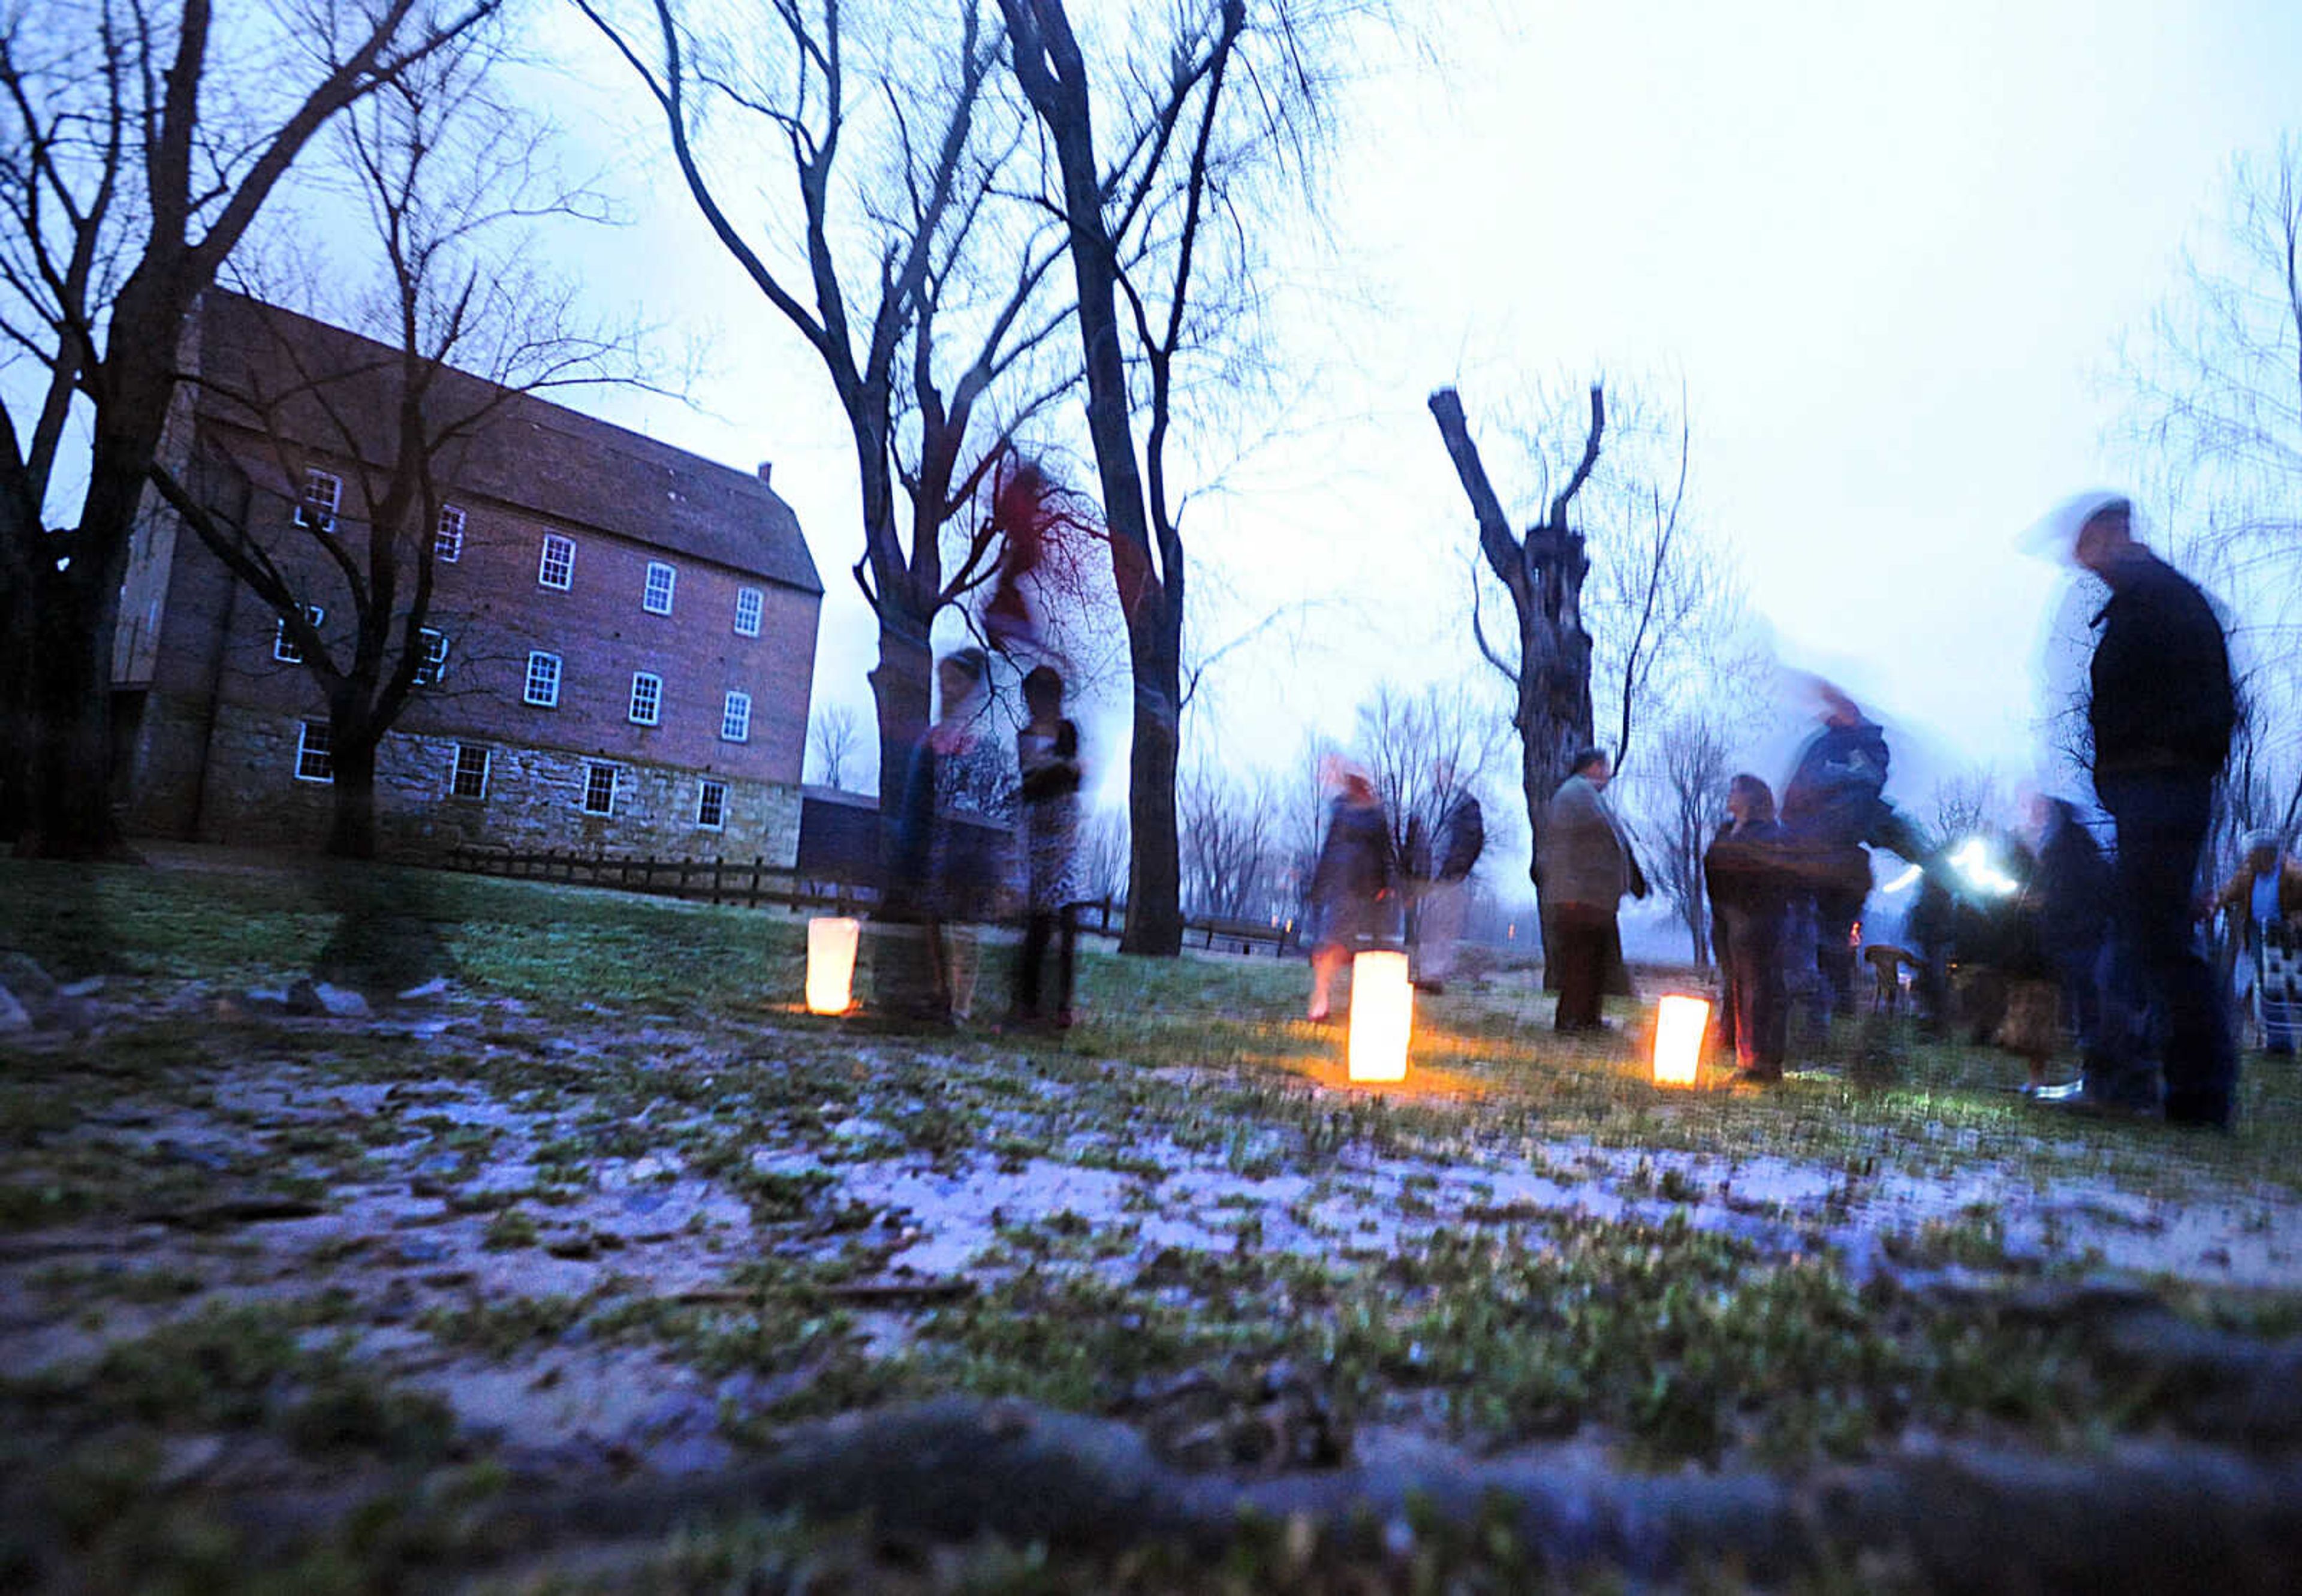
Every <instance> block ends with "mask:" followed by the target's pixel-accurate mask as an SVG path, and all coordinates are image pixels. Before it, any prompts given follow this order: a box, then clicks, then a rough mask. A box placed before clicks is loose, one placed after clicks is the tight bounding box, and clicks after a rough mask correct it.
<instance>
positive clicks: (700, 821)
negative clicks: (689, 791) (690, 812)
mask: <svg viewBox="0 0 2302 1596" xmlns="http://www.w3.org/2000/svg"><path fill="white" fill-rule="evenodd" d="M695 823H696V824H697V825H698V826H701V827H703V829H704V830H706V831H718V830H719V829H721V828H722V827H725V826H726V825H727V783H726V782H724V781H707V782H705V783H704V784H703V790H702V793H700V794H697V796H696V800H695Z"/></svg>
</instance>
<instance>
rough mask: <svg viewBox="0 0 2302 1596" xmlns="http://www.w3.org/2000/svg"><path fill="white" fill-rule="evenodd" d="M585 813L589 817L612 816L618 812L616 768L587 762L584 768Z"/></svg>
mask: <svg viewBox="0 0 2302 1596" xmlns="http://www.w3.org/2000/svg"><path fill="white" fill-rule="evenodd" d="M615 812H616V768H615V767H614V766H613V765H602V764H598V763H596V762H592V761H589V760H587V761H586V762H585V763H584V813H585V814H587V815H612V814H614V813H615Z"/></svg>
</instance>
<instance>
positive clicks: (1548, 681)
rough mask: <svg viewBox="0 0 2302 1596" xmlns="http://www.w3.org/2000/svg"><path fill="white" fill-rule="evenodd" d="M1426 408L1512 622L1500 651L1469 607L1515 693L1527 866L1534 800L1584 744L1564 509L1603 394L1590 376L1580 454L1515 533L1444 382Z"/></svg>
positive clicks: (1578, 637) (1586, 698) (1596, 434)
mask: <svg viewBox="0 0 2302 1596" xmlns="http://www.w3.org/2000/svg"><path fill="white" fill-rule="evenodd" d="M1431 414H1432V418H1433V419H1434V420H1436V421H1437V423H1438V424H1439V433H1440V436H1441V438H1442V439H1443V440H1444V441H1445V442H1446V445H1447V453H1448V456H1449V458H1450V459H1452V460H1453V462H1454V465H1455V475H1456V476H1457V477H1458V479H1459V480H1460V481H1461V483H1462V484H1463V491H1464V493H1465V494H1466V496H1467V497H1468V498H1469V499H1470V501H1471V513H1472V515H1473V517H1474V518H1475V519H1476V521H1477V524H1478V532H1479V550H1480V553H1481V554H1482V555H1483V557H1484V558H1485V559H1486V562H1487V566H1488V568H1489V569H1490V570H1491V571H1492V572H1493V573H1494V575H1495V578H1496V580H1498V581H1500V583H1501V584H1503V588H1504V590H1505V591H1506V592H1508V593H1509V595H1510V601H1511V610H1512V615H1513V618H1514V620H1515V621H1516V637H1515V639H1514V640H1513V642H1514V646H1513V648H1512V649H1511V650H1510V651H1509V652H1508V653H1505V652H1503V651H1500V650H1498V649H1497V648H1496V647H1495V645H1494V644H1493V643H1491V642H1490V641H1489V640H1488V638H1487V634H1486V631H1485V626H1484V623H1483V619H1482V618H1481V617H1480V616H1479V613H1478V611H1477V610H1476V609H1474V610H1473V612H1472V622H1471V625H1472V631H1473V634H1474V636H1475V638H1476V640H1477V642H1478V645H1479V651H1480V653H1481V654H1483V656H1484V657H1485V658H1486V660H1487V662H1488V663H1489V664H1490V665H1491V666H1493V667H1494V668H1495V669H1496V670H1497V671H1499V672H1500V673H1501V675H1502V676H1503V679H1504V680H1505V681H1507V682H1508V683H1509V684H1510V686H1511V691H1512V693H1513V697H1514V700H1515V702H1514V708H1513V713H1512V717H1511V724H1512V726H1513V727H1514V728H1515V729H1516V731H1517V733H1518V738H1519V786H1520V791H1521V793H1522V794H1523V795H1524V797H1525V802H1526V818H1527V826H1528V828H1529V830H1530V832H1531V833H1532V835H1533V843H1534V847H1533V857H1532V861H1531V862H1530V865H1529V869H1530V873H1531V874H1532V873H1535V872H1536V871H1537V869H1539V863H1540V861H1541V859H1542V829H1543V827H1542V819H1543V809H1544V806H1545V805H1546V804H1548V803H1549V802H1550V794H1552V793H1553V792H1554V791H1556V790H1557V789H1558V784H1559V783H1560V782H1562V781H1564V780H1565V779H1566V778H1567V762H1568V761H1569V760H1572V759H1573V758H1574V756H1575V751H1576V750H1577V749H1580V748H1584V747H1587V746H1589V744H1590V743H1591V739H1592V718H1593V717H1592V702H1591V634H1590V633H1589V632H1588V631H1587V630H1585V629H1584V623H1583V583H1584V578H1585V577H1586V576H1588V575H1590V570H1591V562H1590V559H1589V558H1588V556H1587V555H1586V554H1585V552H1584V537H1583V533H1581V532H1580V531H1577V530H1575V528H1574V527H1573V526H1571V525H1569V523H1568V518H1567V517H1568V514H1569V510H1570V508H1571V507H1572V506H1573V504H1574V502H1575V495H1576V494H1577V493H1579V492H1580V491H1582V490H1583V487H1584V483H1587V482H1589V481H1590V480H1591V473H1592V468H1593V467H1594V466H1597V464H1598V463H1599V453H1600V443H1601V441H1603V439H1604V437H1605V435H1606V426H1607V401H1606V395H1605V392H1604V391H1602V390H1601V389H1600V388H1598V387H1596V386H1594V387H1592V390H1591V421H1590V428H1589V431H1588V432H1587V433H1585V434H1584V443H1583V452H1582V455H1581V458H1579V459H1578V460H1577V461H1576V462H1575V467H1574V469H1573V470H1572V471H1571V472H1570V473H1569V474H1568V475H1567V481H1566V482H1565V483H1564V484H1563V485H1561V487H1560V488H1559V490H1558V492H1557V493H1555V494H1554V495H1552V497H1551V500H1550V507H1549V513H1548V515H1547V516H1546V517H1545V519H1544V520H1543V521H1542V523H1541V524H1539V525H1535V526H1532V527H1529V528H1528V529H1527V533H1526V535H1525V538H1523V539H1522V538H1521V537H1519V536H1518V535H1516V533H1513V532H1512V531H1511V529H1510V524H1509V523H1508V521H1507V520H1506V519H1505V518H1504V516H1503V507H1502V501H1501V500H1500V499H1498V498H1497V497H1496V495H1495V490H1494V486H1493V484H1492V483H1491V482H1490V481H1489V479H1488V477H1487V472H1486V467H1485V466H1484V465H1483V464H1482V463H1481V461H1480V459H1479V449H1478V445H1477V444H1476V443H1474V442H1473V441H1472V439H1471V433H1470V428H1469V425H1468V424H1467V423H1466V421H1465V419H1464V416H1463V403H1462V400H1461V399H1460V398H1459V397H1458V395H1457V394H1456V392H1455V391H1454V390H1453V389H1451V388H1442V389H1441V390H1440V391H1438V392H1436V393H1434V394H1432V396H1431ZM1476 591H1477V590H1476V588H1475V587H1474V589H1473V592H1474V593H1475V592H1476ZM1537 879H1538V880H1539V879H1540V877H1539V875H1538V876H1537Z"/></svg>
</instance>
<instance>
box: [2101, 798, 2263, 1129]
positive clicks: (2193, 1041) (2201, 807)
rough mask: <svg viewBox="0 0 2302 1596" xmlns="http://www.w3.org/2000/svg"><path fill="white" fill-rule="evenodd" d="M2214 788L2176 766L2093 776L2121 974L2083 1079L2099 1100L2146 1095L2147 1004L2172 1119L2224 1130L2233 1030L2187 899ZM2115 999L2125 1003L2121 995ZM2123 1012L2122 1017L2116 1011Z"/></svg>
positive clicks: (2231, 1090) (2231, 1084) (2107, 996)
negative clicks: (2111, 882) (2113, 896)
mask: <svg viewBox="0 0 2302 1596" xmlns="http://www.w3.org/2000/svg"><path fill="white" fill-rule="evenodd" d="M2212 790H2213V783H2212V781H2211V780H2210V778H2208V777H2204V776H2196V775H2189V774H2184V773H2181V772H2178V771H2145V772H2138V773H2132V774H2121V775H2112V776H2097V777H2096V778H2095V791H2096V794H2098V795H2099V796H2100V797H2101V799H2102V805H2103V807H2104V808H2105V809H2106V810H2108V811H2110V816H2111V819H2113V821H2114V822H2115V823H2116V824H2117V827H2118V856H2117V860H2116V863H2115V869H2116V872H2117V877H2116V879H2117V906H2116V911H2117V946H2116V953H2115V957H2114V960H2113V962H2114V964H2115V965H2116V966H2117V967H2118V968H2119V970H2120V974H2121V977H2122V978H2123V979H2116V978H2114V979H2113V982H2112V984H2111V987H2110V989H2108V990H2106V991H2105V993H2104V1014H2103V1020H2104V1024H2103V1038H2102V1046H2101V1047H2100V1048H2099V1049H2098V1050H2097V1053H2098V1056H2099V1058H2100V1061H2101V1066H2102V1067H2101V1068H2099V1069H2097V1068H2096V1064H2095V1063H2094V1062H2093V1061H2089V1064H2088V1075H2089V1077H2090V1084H2091V1085H2092V1086H2093V1087H2094V1088H2096V1089H2098V1090H2100V1091H2101V1092H2102V1094H2103V1095H2104V1096H2108V1097H2111V1098H2113V1100H2123V1101H2128V1102H2134V1101H2147V1097H2145V1096H2143V1094H2144V1093H2146V1092H2147V1090H2148V1086H2149V1061H2148V1059H2147V1056H2144V1055H2143V1054H2142V1053H2141V1051H2140V1048H2139V1046H2138V1042H2139V1032H2140V1031H2141V1029H2143V1028H2142V1027H2141V1026H2140V1025H2138V1024H2137V1023H2134V1021H2136V1020H2137V1019H2138V1018H2139V1017H2138V1016H2136V1015H2134V1014H2133V1013H2132V1009H2133V1006H2134V1004H2133V995H2134V994H2136V993H2137V992H2138V994H2139V995H2141V996H2142V997H2143V998H2145V999H2146V1000H2147V1004H2148V1012H2149V1019H2150V1021H2151V1022H2152V1023H2150V1024H2149V1025H2148V1028H2147V1029H2148V1030H2149V1031H2150V1033H2151V1034H2152V1035H2153V1036H2154V1037H2155V1039H2156V1040H2157V1042H2158V1044H2159V1070H2160V1073H2161V1074H2162V1075H2163V1079H2164V1082H2165V1096H2164V1106H2165V1111H2166V1117H2167V1119H2169V1120H2171V1121H2177V1122H2180V1123H2189V1124H2204V1125H2220V1126H2228V1125H2229V1123H2230V1118H2231V1097H2232V1096H2233V1095H2234V1094H2235V1092H2236V1090H2237V1087H2238V1048H2237V1046H2236V1044H2235V1043H2234V1042H2233V1040H2232V1038H2231V1029H2230V1021H2229V1018H2228V1016H2226V1015H2225V1014H2224V1013H2223V1012H2222V996H2221V994H2220V993H2219V992H2218V991H2217V990H2216V989H2215V987H2216V983H2215V980H2214V967H2213V966H2212V965H2211V964H2209V963H2208V962H2206V959H2205V954H2203V953H2200V952H2199V951H2198V948H2197V941H2196V939H2195V938H2194V937H2193V936H2192V935H2191V921H2190V895H2191V889H2192V887H2193V886H2194V885H2195V883H2196V881H2197V874H2198V853H2199V851H2200V849H2202V848H2203V847H2204V846H2205V840H2206V825H2207V821H2208V819H2209V817H2210V813H2211V805H2212ZM2121 1000H2123V1001H2122V1002H2121ZM2121 1008H2124V1009H2125V1010H2127V1011H2128V1012H2127V1013H2126V1014H2124V1015H2121V1016H2119V1019H2121V1020H2123V1021H2126V1022H2125V1023H2119V1022H2118V1021H2114V1020H2113V1014H2114V1013H2116V1012H2117V1011H2118V1010H2119V1009H2121Z"/></svg>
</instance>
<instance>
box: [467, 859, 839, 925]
mask: <svg viewBox="0 0 2302 1596" xmlns="http://www.w3.org/2000/svg"><path fill="white" fill-rule="evenodd" d="M447 865H448V868H449V869H451V870H461V871H464V872H466V874H470V875H479V876H503V877H508V878H510V879H513V880H517V881H550V882H555V883H558V884H559V885H562V886H606V887H613V888H615V889H617V890H618V891H622V892H640V893H648V894H651V895H654V896H656V897H665V898H685V899H690V900H693V901H695V902H699V903H733V904H736V905H739V906H741V907H744V908H749V909H760V908H785V909H789V910H792V911H794V912H797V911H800V910H802V909H831V910H836V911H838V912H840V913H843V914H847V913H853V912H854V911H857V910H860V909H864V908H867V907H869V906H870V904H872V903H875V902H877V901H878V894H876V893H874V892H873V891H872V890H871V889H870V888H869V887H866V886H856V885H854V884H853V883H851V882H835V881H822V880H811V879H808V878H802V876H801V875H800V873H799V871H797V870H796V869H793V868H792V867H791V866H789V865H777V864H769V862H768V861H767V860H766V859H765V858H763V857H760V856H758V855H754V856H753V857H752V858H750V859H726V858H719V857H714V858H710V859H657V858H655V857H653V856H652V855H645V854H628V853H625V854H618V853H580V852H578V851H576V850H575V849H560V848H546V849H541V850H537V851H533V852H522V851H520V850H517V849H508V848H475V847H470V846H458V847H457V848H455V849H454V850H452V851H451V852H450V853H449V855H448V860H447Z"/></svg>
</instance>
